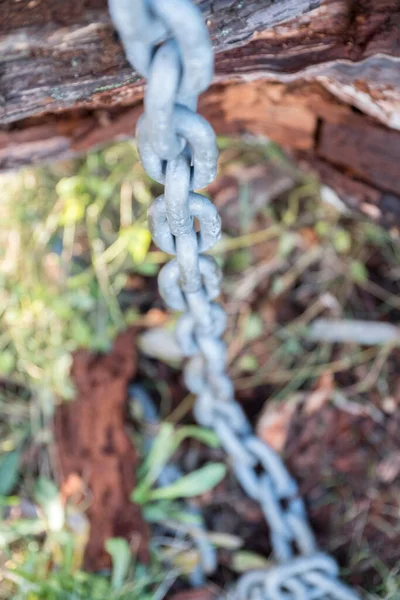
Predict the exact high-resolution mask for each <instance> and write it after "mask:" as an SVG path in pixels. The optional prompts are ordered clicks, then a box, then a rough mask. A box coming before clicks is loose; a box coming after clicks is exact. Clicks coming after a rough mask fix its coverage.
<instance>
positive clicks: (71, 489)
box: [55, 330, 148, 571]
mask: <svg viewBox="0 0 400 600" xmlns="http://www.w3.org/2000/svg"><path fill="white" fill-rule="evenodd" d="M136 366H137V355H136V346H135V333H134V331H133V330H128V331H126V332H125V333H123V334H121V335H120V336H119V337H118V338H117V339H116V341H115V344H114V347H113V348H112V350H111V352H110V353H109V354H106V355H97V356H96V355H93V354H90V353H89V352H87V351H80V352H77V353H76V354H75V356H74V361H73V367H72V377H73V381H74V383H75V386H76V390H77V394H76V399H75V401H74V402H72V403H64V404H62V405H61V406H60V407H59V409H58V411H57V413H56V418H55V437H56V446H57V450H58V458H59V463H60V475H61V480H62V482H63V483H62V486H61V489H62V493H63V496H64V498H65V501H67V502H68V501H70V502H72V501H74V502H77V503H78V504H79V503H88V505H89V508H88V511H87V515H88V518H89V521H90V537H89V541H88V544H87V546H86V553H85V561H84V563H85V568H86V569H88V570H91V571H98V570H101V569H104V568H107V567H109V566H110V556H109V554H108V553H107V552H106V550H105V547H104V543H105V541H106V540H107V539H108V538H110V537H124V538H126V539H127V540H128V541H129V542H130V543H131V544H132V545H133V546H134V549H135V551H136V552H137V553H138V556H139V558H140V559H141V560H143V561H146V560H147V557H148V550H147V541H148V529H147V526H146V524H145V522H144V521H143V519H142V515H141V512H140V509H139V507H138V506H137V505H135V504H133V503H132V502H131V500H130V494H131V492H132V490H133V488H134V487H135V481H136V477H135V470H136V467H137V463H138V456H137V452H136V449H135V448H134V446H133V444H132V442H131V439H130V437H129V436H128V434H127V432H126V429H125V403H126V400H127V386H128V383H129V381H130V380H131V379H132V378H133V377H134V376H135V373H136Z"/></svg>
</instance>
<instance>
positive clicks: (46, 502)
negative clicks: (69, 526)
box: [35, 477, 65, 531]
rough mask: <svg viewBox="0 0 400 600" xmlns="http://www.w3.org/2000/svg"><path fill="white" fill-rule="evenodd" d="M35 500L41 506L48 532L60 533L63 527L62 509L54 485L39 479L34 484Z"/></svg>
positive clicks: (47, 480)
mask: <svg viewBox="0 0 400 600" xmlns="http://www.w3.org/2000/svg"><path fill="white" fill-rule="evenodd" d="M35 500H36V502H37V503H38V504H39V506H41V508H42V510H43V512H44V514H45V517H46V520H47V523H48V527H49V529H50V531H61V529H62V528H63V526H64V520H65V515H64V508H63V505H62V502H61V498H60V495H59V492H58V489H57V486H56V484H55V483H54V482H53V481H51V479H47V477H39V478H38V479H37V480H36V483H35Z"/></svg>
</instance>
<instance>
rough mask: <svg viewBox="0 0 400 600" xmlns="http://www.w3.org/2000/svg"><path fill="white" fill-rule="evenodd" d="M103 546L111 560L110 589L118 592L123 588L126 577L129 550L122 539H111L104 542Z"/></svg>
mask: <svg viewBox="0 0 400 600" xmlns="http://www.w3.org/2000/svg"><path fill="white" fill-rule="evenodd" d="M105 546H106V550H107V552H108V553H109V554H110V555H111V560H112V574H111V587H112V588H113V589H115V590H118V589H120V588H121V587H122V586H123V584H124V581H125V580H126V578H127V576H128V571H129V567H130V564H131V550H130V548H129V544H128V542H127V541H126V540H125V539H124V538H111V539H109V540H107V541H106V543H105Z"/></svg>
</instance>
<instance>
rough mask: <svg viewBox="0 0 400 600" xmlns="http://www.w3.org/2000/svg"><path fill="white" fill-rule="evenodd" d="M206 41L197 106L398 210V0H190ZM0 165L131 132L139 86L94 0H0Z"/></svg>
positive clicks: (99, 0) (340, 186) (348, 190)
mask: <svg viewBox="0 0 400 600" xmlns="http://www.w3.org/2000/svg"><path fill="white" fill-rule="evenodd" d="M198 4H199V6H200V7H201V9H202V10H203V12H204V14H205V17H206V20H207V24H208V26H209V29H210V32H211V35H212V39H213V43H214V47H215V50H216V77H215V83H214V85H213V87H212V88H211V89H210V90H209V92H207V93H206V94H205V95H204V96H203V97H202V99H201V103H200V108H201V111H202V112H203V114H204V115H205V116H206V117H207V118H209V119H210V120H211V122H212V123H213V125H214V127H215V128H216V130H217V132H218V133H229V134H232V133H243V132H250V133H255V134H265V135H267V136H268V137H270V138H271V139H272V140H274V141H276V142H278V143H280V144H282V145H283V146H284V147H285V148H287V149H288V150H289V151H291V152H292V153H293V154H294V155H295V156H297V157H298V158H299V159H302V160H303V161H304V162H305V163H306V164H308V165H312V167H313V168H314V169H315V170H316V171H317V172H319V173H320V174H321V176H322V179H323V180H324V181H326V182H327V183H328V184H330V185H332V186H333V187H335V189H337V190H338V191H339V192H340V193H342V194H343V196H344V197H345V198H346V200H347V201H348V202H350V203H351V204H353V205H354V206H357V207H358V208H361V209H362V210H365V211H366V212H368V213H369V214H370V215H372V216H379V215H380V213H381V212H383V213H384V214H385V217H386V218H388V219H389V220H390V219H395V218H396V215H397V213H400V178H397V177H396V171H397V165H398V163H399V158H400V131H399V129H400V0H380V1H379V2H378V3H377V2H374V1H373V0H360V1H355V0H354V1H351V0H322V1H321V2H317V1H314V0H248V1H246V2H244V1H238V0H214V1H212V0H200V1H199V2H198ZM0 65H1V80H0V126H1V131H0V169H7V168H14V167H18V166H21V165H24V164H28V163H32V162H37V161H41V160H48V159H53V158H57V157H59V158H62V157H65V156H69V155H72V154H74V153H76V152H81V151H86V150H88V149H90V148H92V147H94V146H96V145H100V144H103V143H104V142H106V141H109V140H112V139H117V138H124V137H130V136H132V135H133V133H134V128H135V122H136V119H137V117H138V115H139V114H140V112H141V106H140V105H141V99H142V95H143V84H142V81H141V80H140V78H138V77H137V75H136V74H135V73H132V70H131V68H130V67H129V65H128V64H127V63H126V60H125V58H124V54H123V51H122V48H121V46H120V44H119V42H118V38H117V36H116V35H115V32H114V30H113V28H112V25H111V23H110V19H109V16H108V12H107V7H106V0H85V1H83V0H70V2H68V3H64V2H63V0H19V1H18V2H15V1H14V0H2V2H0Z"/></svg>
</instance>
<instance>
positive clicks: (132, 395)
mask: <svg viewBox="0 0 400 600" xmlns="http://www.w3.org/2000/svg"><path fill="white" fill-rule="evenodd" d="M129 400H130V406H131V409H133V411H132V412H133V413H134V415H135V418H136V419H137V420H138V421H139V422H140V424H141V425H142V426H143V425H144V431H143V434H144V444H143V450H144V452H145V453H146V455H148V454H149V452H150V451H151V448H152V446H153V443H154V437H155V434H156V431H155V429H154V428H155V427H157V426H159V425H160V420H159V417H158V413H157V410H156V408H155V406H154V403H153V401H152V399H151V398H150V396H149V394H148V393H147V391H146V390H145V389H144V388H143V387H142V386H141V385H137V384H134V385H131V386H130V387H129ZM182 475H183V473H182V471H181V470H180V469H179V467H178V466H177V465H176V464H174V463H169V464H168V465H166V466H165V467H164V468H163V469H162V471H161V472H160V474H159V476H158V478H157V484H158V485H159V487H165V486H168V485H170V484H171V483H174V482H175V481H177V480H178V479H180V478H181V477H182ZM182 504H185V506H184V509H185V510H184V512H185V513H186V514H187V515H188V516H190V517H191V518H192V519H193V523H185V522H182V521H180V522H179V529H177V527H176V526H175V524H171V525H170V524H169V523H168V521H167V522H166V521H163V522H161V523H160V524H159V528H160V529H161V534H163V533H164V532H165V530H172V531H173V532H174V534H175V535H178V536H179V535H182V534H183V536H184V537H185V538H189V539H190V540H191V541H192V544H193V546H194V547H195V548H196V550H197V553H198V556H199V562H198V564H197V565H196V567H195V569H194V570H193V572H192V573H191V574H190V576H189V580H190V582H191V584H192V586H193V587H200V586H203V585H204V584H205V583H206V575H209V574H210V573H213V572H214V571H215V569H216V567H217V553H216V550H215V548H214V546H213V545H212V544H211V542H210V541H209V539H208V537H207V532H206V529H205V524H204V519H203V515H202V513H201V509H200V508H199V507H198V506H196V505H195V504H194V503H193V502H190V501H188V502H186V503H184V502H182ZM182 508H183V507H182Z"/></svg>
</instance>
